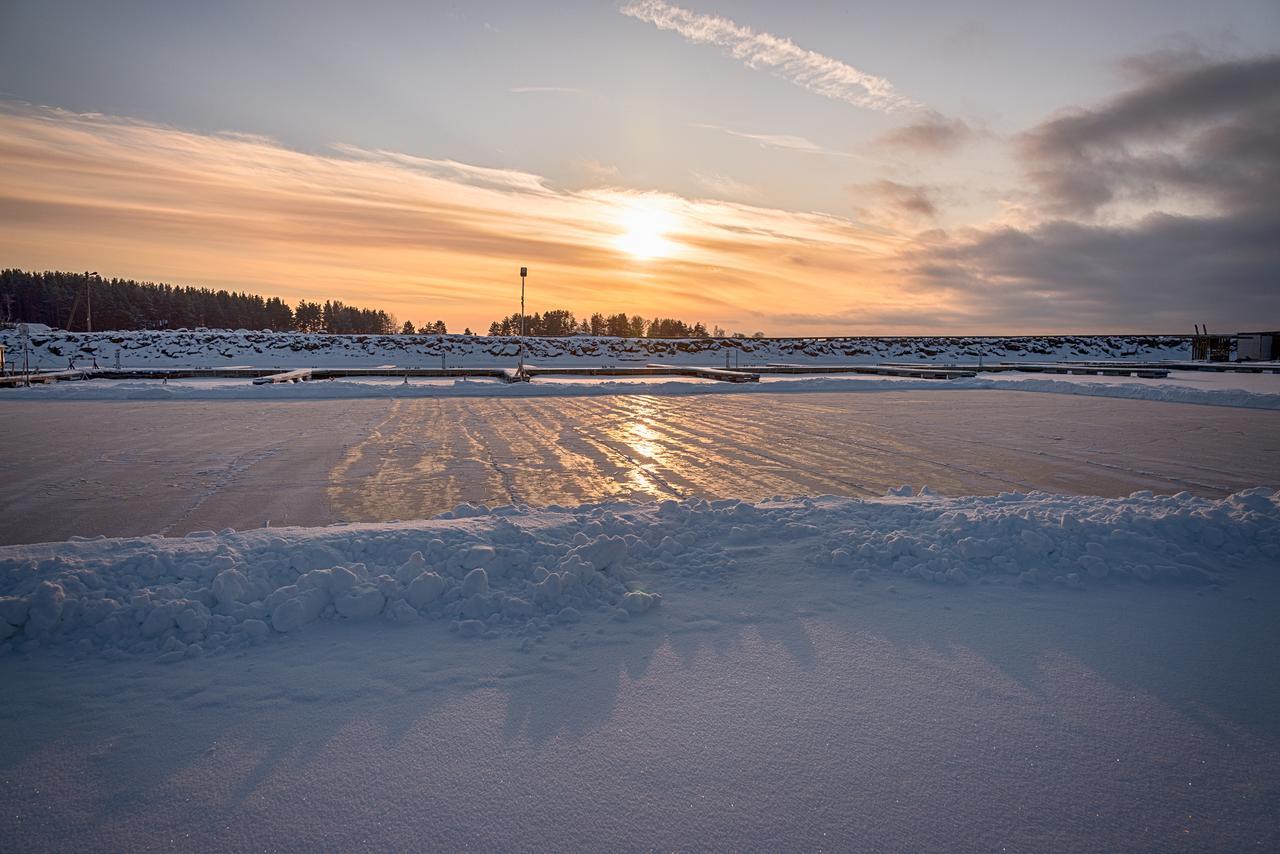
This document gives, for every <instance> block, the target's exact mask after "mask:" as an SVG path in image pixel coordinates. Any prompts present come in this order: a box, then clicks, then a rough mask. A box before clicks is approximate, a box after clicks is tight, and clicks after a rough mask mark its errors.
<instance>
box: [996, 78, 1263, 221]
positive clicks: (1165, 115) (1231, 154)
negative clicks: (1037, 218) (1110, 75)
mask: <svg viewBox="0 0 1280 854" xmlns="http://www.w3.org/2000/svg"><path fill="white" fill-rule="evenodd" d="M1144 67H1145V70H1146V73H1147V75H1148V76H1147V78H1146V81H1145V83H1144V84H1143V85H1141V86H1139V87H1138V88H1136V89H1134V90H1132V91H1129V92H1126V93H1125V94H1123V95H1121V96H1119V97H1117V98H1115V99H1113V100H1112V101H1109V102H1108V103H1105V104H1103V105H1101V106H1100V107H1096V108H1093V109H1078V110H1073V111H1070V112H1067V113H1064V114H1062V115H1059V116H1057V117H1055V118H1053V119H1050V120H1048V121H1046V122H1044V123H1042V124H1040V125H1038V126H1036V127H1034V128H1032V129H1031V130H1030V131H1028V132H1026V133H1025V134H1023V135H1022V136H1021V137H1020V139H1019V141H1018V148H1019V152H1020V154H1021V156H1022V158H1023V159H1024V161H1025V163H1026V164H1027V168H1028V173H1029V177H1030V179H1031V181H1032V183H1033V184H1034V186H1035V188H1036V189H1037V191H1038V193H1039V195H1040V198H1041V199H1042V204H1043V207H1044V208H1045V209H1046V210H1048V211H1049V212H1050V213H1051V214H1056V215H1068V216H1085V217H1088V216H1093V215H1094V214H1096V213H1098V212H1099V210H1100V209H1102V208H1104V207H1105V206H1108V205H1112V204H1115V203H1123V202H1131V203H1138V204H1143V205H1146V206H1147V208H1148V210H1154V209H1155V207H1154V206H1155V205H1156V204H1157V203H1159V202H1161V201H1162V200H1163V201H1175V202H1176V201H1181V202H1182V203H1183V204H1184V205H1189V206H1191V207H1192V208H1193V209H1194V210H1189V211H1186V212H1205V209H1207V208H1211V209H1215V210H1217V211H1219V212H1223V211H1234V210H1238V209H1241V208H1251V209H1260V208H1269V207H1271V206H1273V205H1274V204H1275V190H1274V188H1275V187H1277V186H1280V56H1263V57H1257V58H1253V59H1245V60H1237V61H1230V62H1218V63H1212V64H1201V65H1195V66H1192V67H1187V65H1186V64H1185V62H1166V63H1163V64H1162V63H1147V64H1146V65H1145V66H1144Z"/></svg>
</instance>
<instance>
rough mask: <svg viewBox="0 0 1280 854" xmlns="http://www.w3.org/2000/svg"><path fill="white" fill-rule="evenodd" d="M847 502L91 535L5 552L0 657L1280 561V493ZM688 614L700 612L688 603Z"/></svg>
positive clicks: (523, 634) (165, 657)
mask: <svg viewBox="0 0 1280 854" xmlns="http://www.w3.org/2000/svg"><path fill="white" fill-rule="evenodd" d="M893 493H894V495H893V496H889V497H886V498H883V499H877V500H870V501H863V500H857V499H848V498H833V497H822V498H816V499H786V500H784V499H773V500H769V501H764V502H760V503H758V504H752V503H746V502H741V501H732V500H728V501H705V500H702V499H689V500H686V501H663V502H661V503H656V504H655V503H647V504H631V503H612V504H594V505H584V506H582V507H577V508H561V507H550V508H546V509H540V510H535V509H531V508H529V507H525V506H519V507H511V506H508V507H501V508H495V509H493V510H489V509H487V508H485V507H483V506H479V507H477V506H472V505H461V506H460V507H458V508H456V509H455V510H454V511H452V512H450V513H446V514H443V515H442V516H441V517H439V518H437V519H433V520H429V521H422V522H404V523H390V524H369V525H365V524H361V525H339V526H330V527H326V528H314V529H307V528H284V529H261V530H255V531H248V532H241V533H236V532H234V531H229V530H228V531H223V532H220V533H213V532H210V531H200V532H193V533H192V534H189V535H187V536H186V537H183V538H164V537H159V536H154V537H144V538H133V539H105V538H95V539H84V538H80V539H75V540H71V541H68V542H66V543H47V544H40V545H25V546H8V547H4V548H0V653H13V652H18V653H29V652H33V651H35V650H38V649H42V648H46V647H54V648H68V649H70V650H72V651H74V652H76V653H79V654H86V655H90V654H101V655H107V656H112V657H118V656H123V655H149V656H153V657H156V658H157V660H159V661H162V662H173V661H179V660H181V659H183V658H188V657H197V656H200V655H204V654H208V653H213V652H218V651H223V650H228V649H235V648H239V647H244V646H248V645H251V644H255V643H260V642H267V643H269V642H271V639H272V638H273V637H275V636H279V635H292V634H297V633H305V632H306V630H307V627H308V626H309V625H310V624H312V623H314V622H316V621H320V620H331V621H348V622H353V623H354V622H368V621H375V620H377V621H383V622H387V623H397V624H407V625H412V624H413V623H415V622H418V621H422V620H445V621H449V624H450V626H451V627H452V628H453V629H454V630H456V631H457V633H458V634H459V635H460V636H462V637H465V638H471V637H481V638H500V637H507V638H513V639H517V640H519V642H520V643H521V644H523V645H526V646H527V644H528V643H530V642H532V641H534V640H536V639H537V638H538V637H540V636H541V635H542V634H544V633H546V632H548V631H552V630H554V628H555V626H556V625H557V624H565V623H574V622H577V621H579V620H582V619H586V618H587V616H588V615H591V614H596V615H599V617H600V618H601V619H605V620H608V619H614V620H627V619H636V618H638V619H647V617H646V616H645V615H647V614H649V613H650V612H652V611H653V610H654V609H655V608H657V607H659V606H660V605H661V604H662V602H663V601H664V600H663V596H662V591H663V590H664V589H671V590H685V589H690V588H691V587H692V586H693V585H691V584H690V582H691V581H696V582H697V586H702V587H705V586H707V585H712V584H720V585H723V586H724V587H726V588H729V587H731V586H732V584H733V583H734V581H735V579H737V578H739V577H741V575H742V573H744V572H753V573H755V574H756V581H757V582H758V583H759V584H761V585H765V586H767V585H768V584H769V583H770V575H771V574H772V573H775V572H786V573H790V574H793V575H794V573H796V572H802V573H809V574H811V575H812V577H813V579H814V583H815V584H816V583H820V582H821V581H822V580H823V579H826V581H827V582H831V580H832V579H835V583H853V584H867V583H871V582H875V581H876V580H877V579H880V580H886V581H887V580H892V581H894V582H897V583H904V582H905V583H920V584H935V585H941V586H957V585H966V584H974V583H979V584H1001V583H1005V584H1031V585H1046V586H1048V587H1050V588H1051V589H1052V588H1058V587H1060V588H1062V589H1064V590H1067V589H1075V590H1081V589H1085V588H1088V587H1106V586H1108V585H1114V584H1132V583H1146V582H1175V581H1176V582H1191V583H1218V582H1223V581H1228V580H1229V577H1230V574H1231V573H1232V572H1239V571H1245V570H1246V568H1257V569H1264V570H1266V571H1273V570H1275V569H1278V568H1280V492H1272V491H1270V490H1267V489H1253V490H1248V491H1244V492H1240V493H1236V494H1235V495H1231V496H1229V497H1227V498H1224V499H1220V500H1215V499H1206V498H1197V497H1194V496H1192V495H1190V494H1188V493H1179V494H1177V495H1173V496H1155V495H1152V494H1151V493H1149V492H1140V493H1134V494H1133V495H1131V496H1129V497H1128V498H1124V499H1104V498H1094V497H1074V496H1059V495H1050V494H1045V493H1030V494H1022V493H1003V494H1001V495H998V496H988V497H966V498H941V497H938V496H936V495H935V494H934V493H933V492H932V491H930V490H929V489H928V488H927V487H922V488H921V489H919V490H918V491H916V490H913V489H912V488H911V487H909V486H904V487H903V488H901V489H898V490H893ZM685 607H696V604H691V603H689V602H688V601H686V605H685Z"/></svg>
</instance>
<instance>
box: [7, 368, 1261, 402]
mask: <svg viewBox="0 0 1280 854" xmlns="http://www.w3.org/2000/svg"><path fill="white" fill-rule="evenodd" d="M975 389H986V390H996V391H1024V392H1040V393H1046V394H1073V395H1084V396H1087V397H1113V398H1120V399H1125V400H1155V401H1163V402H1166V403H1193V404H1201V405H1205V406H1233V407H1243V408H1246V409H1280V375H1274V374H1265V375H1260V376H1259V375H1253V374H1214V373H1200V372H1171V373H1170V376H1169V377H1168V378H1167V379H1161V380H1149V381H1143V380H1138V379H1131V378H1127V377H1125V378H1108V379H1099V378H1097V377H1092V376H1079V377H1068V376H1061V377H1055V378H1054V379H1047V378H1045V377H1044V376H1042V375H1039V374H1012V373H1001V374H980V375H979V376H977V377H974V378H971V379H954V380H916V379H906V378H898V377H877V376H857V375H854V376H850V375H831V376H817V377H805V376H783V377H766V378H765V381H763V382H760V383H720V382H715V381H712V380H699V379H696V378H681V379H673V380H668V379H660V378H659V379H636V380H623V381H618V380H611V379H604V378H582V379H579V380H576V381H575V380H569V379H565V378H554V379H535V380H534V381H533V382H531V383H516V384H507V383H502V382H499V381H496V380H494V381H488V380H471V379H466V380H450V379H442V380H422V379H415V380H411V381H410V382H407V383H403V382H400V381H399V380H395V379H394V378H387V379H384V380H382V381H377V380H372V381H371V380H364V381H361V380H321V381H313V382H304V383H276V384H270V385H253V384H252V383H250V382H249V381H248V380H244V379H241V380H228V379H222V380H199V379H193V380H181V379H179V380H173V381H171V382H165V383H162V382H161V381H160V380H90V381H86V382H62V383H55V384H53V385H36V386H32V387H30V388H16V389H5V390H4V391H3V392H2V393H0V400H5V399H8V400H82V401H90V400H173V401H183V400H186V401H199V400H252V401H287V400H342V399H360V398H423V397H595V396H599V395H612V394H633V395H635V394H643V395H663V396H670V395H691V394H762V393H763V394H774V393H787V392H797V393H799V392H877V391H926V390H927V391H937V390H951V391H964V390H975Z"/></svg>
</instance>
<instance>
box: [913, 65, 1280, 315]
mask: <svg viewBox="0 0 1280 854" xmlns="http://www.w3.org/2000/svg"><path fill="white" fill-rule="evenodd" d="M1142 67H1143V69H1144V81H1145V82H1144V83H1143V84H1142V85H1140V86H1139V87H1137V88H1135V89H1133V90H1132V91H1129V92H1126V93H1124V94H1122V95H1120V96H1118V97H1116V98H1114V99H1112V100H1110V101H1108V102H1106V103H1104V104H1102V105H1100V106H1098V107H1094V108H1091V109H1077V110H1073V111H1071V112H1068V113H1064V114H1062V115H1059V116H1057V117H1055V118H1052V119H1050V120H1048V121H1046V122H1044V123H1042V124H1040V125H1038V126H1036V127H1034V128H1032V129H1031V130H1029V131H1028V132H1026V133H1025V134H1023V135H1022V137H1021V139H1020V140H1019V147H1020V152H1021V156H1022V157H1023V158H1024V159H1025V161H1026V163H1027V165H1028V171H1029V173H1030V178H1031V180H1032V182H1033V185H1034V186H1035V189H1036V190H1037V194H1036V195H1037V198H1038V199H1039V200H1040V204H1041V210H1042V215H1043V216H1044V218H1043V220H1042V221H1041V222H1039V223H1038V224H1032V225H1029V226H1023V227H1019V228H1014V227H1000V228H992V229H987V230H972V231H970V232H968V233H967V234H965V235H963V236H960V237H957V238H953V239H950V240H946V239H944V240H940V241H937V242H934V243H931V244H929V245H922V246H920V247H918V248H917V249H915V250H913V251H911V252H909V253H907V255H906V256H905V257H906V258H907V259H909V260H908V263H907V264H906V267H907V270H908V278H909V279H910V280H911V281H913V282H914V283H915V286H917V287H919V288H921V289H923V290H925V291H928V292H932V293H937V294H943V293H946V294H948V296H949V298H948V300H947V303H948V304H950V305H965V304H969V305H971V306H974V307H975V309H976V307H977V306H980V305H982V304H983V303H984V302H985V303H986V304H989V305H995V306H999V307H1000V310H1001V311H1002V312H1003V314H1004V316H1005V317H1006V318H1007V319H1008V320H1009V321H1012V322H1015V323H1020V324H1023V325H1025V327H1026V328H1028V329H1042V330H1043V329H1049V328H1058V329H1061V328H1063V326H1064V325H1069V326H1070V327H1072V328H1076V329H1081V330H1090V329H1104V330H1106V329H1110V330H1120V329H1125V328H1128V329H1131V330H1158V331H1170V332H1174V331H1185V330H1186V329H1188V328H1189V327H1190V326H1191V324H1192V323H1193V322H1197V321H1199V322H1208V323H1209V324H1210V325H1211V326H1214V327H1216V328H1219V329H1232V328H1246V327H1251V326H1255V325H1257V324H1258V323H1259V322H1261V323H1263V324H1270V323H1274V322H1275V321H1276V320H1278V319H1280V316H1277V309H1276V306H1277V305H1280V303H1278V302H1277V295H1278V294H1277V290H1276V271H1277V270H1280V239H1278V238H1277V236H1278V235H1280V197H1278V196H1277V194H1276V190H1275V188H1276V187H1280V58H1277V57H1258V58H1254V59H1246V60H1236V61H1230V62H1217V63H1211V64H1204V63H1200V64H1190V60H1189V59H1188V57H1187V55H1185V54H1184V55H1183V56H1182V57H1181V58H1178V59H1172V58H1168V57H1166V58H1165V59H1164V60H1160V61H1154V60H1144V61H1143V63H1142ZM1104 208H1105V209H1107V210H1111V209H1114V208H1121V209H1127V210H1128V215H1127V216H1120V217H1111V218H1108V219H1105V220H1104V219H1100V218H1098V217H1097V214H1099V213H1100V212H1101V211H1102V210H1103V209H1104Z"/></svg>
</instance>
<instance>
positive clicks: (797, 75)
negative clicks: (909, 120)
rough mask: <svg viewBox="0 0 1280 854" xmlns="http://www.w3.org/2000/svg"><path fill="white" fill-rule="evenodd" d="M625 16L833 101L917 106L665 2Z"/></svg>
mask: <svg viewBox="0 0 1280 854" xmlns="http://www.w3.org/2000/svg"><path fill="white" fill-rule="evenodd" d="M621 12H622V14H624V15H627V16H629V17H632V18H635V19H636V20H639V21H644V22H645V23H649V24H653V25H654V26H655V27H657V28H658V29H660V30H672V31H673V32H676V33H678V34H679V35H680V36H682V37H684V38H685V39H688V40H689V41H691V42H694V43H696V44H711V45H715V46H716V47H719V48H720V49H721V50H723V51H724V52H725V53H726V54H728V55H729V56H732V57H733V58H734V59H737V60H739V61H741V62H742V63H743V64H745V65H746V66H748V67H749V68H755V69H760V68H764V69H768V70H770V71H772V73H774V74H775V75H777V76H778V77H781V78H783V79H784V80H788V81H790V82H791V83H794V84H795V85H797V86H799V87H801V88H803V89H807V90H808V91H810V92H813V93H815V94H818V95H822V96H823V97H826V98H831V99H832V100H835V101H844V102H845V103H849V104H853V105H854V106H858V107H865V108H867V109H871V110H881V111H884V112H893V111H895V110H903V109H913V108H915V107H917V106H918V105H917V104H915V103H914V102H913V101H911V100H910V99H908V98H906V97H903V96H902V95H899V94H898V93H897V92H896V91H895V90H894V88H893V85H892V84H891V83H889V81H888V80H885V79H884V78H882V77H876V76H875V75H872V74H868V73H866V72H864V71H859V70H858V69H856V68H854V67H853V66H850V65H846V64H845V63H843V62H841V61H840V60H838V59H833V58H832V57H829V56H824V55H823V54H820V53H816V52H814V51H812V50H806V49H804V48H802V47H800V46H799V45H797V44H795V43H794V42H792V41H791V40H790V39H786V38H782V37H780V36H775V35H771V34H769V33H758V32H756V31H755V30H753V29H751V28H750V27H744V26H741V25H739V24H736V23H734V22H733V21H731V20H729V19H728V18H721V17H717V16H715V15H700V14H698V13H696V12H691V11H689V10H688V9H682V8H680V7H679V6H672V5H671V4H669V3H664V2H661V0H640V2H636V3H630V4H628V5H626V6H624V7H622V9H621Z"/></svg>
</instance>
